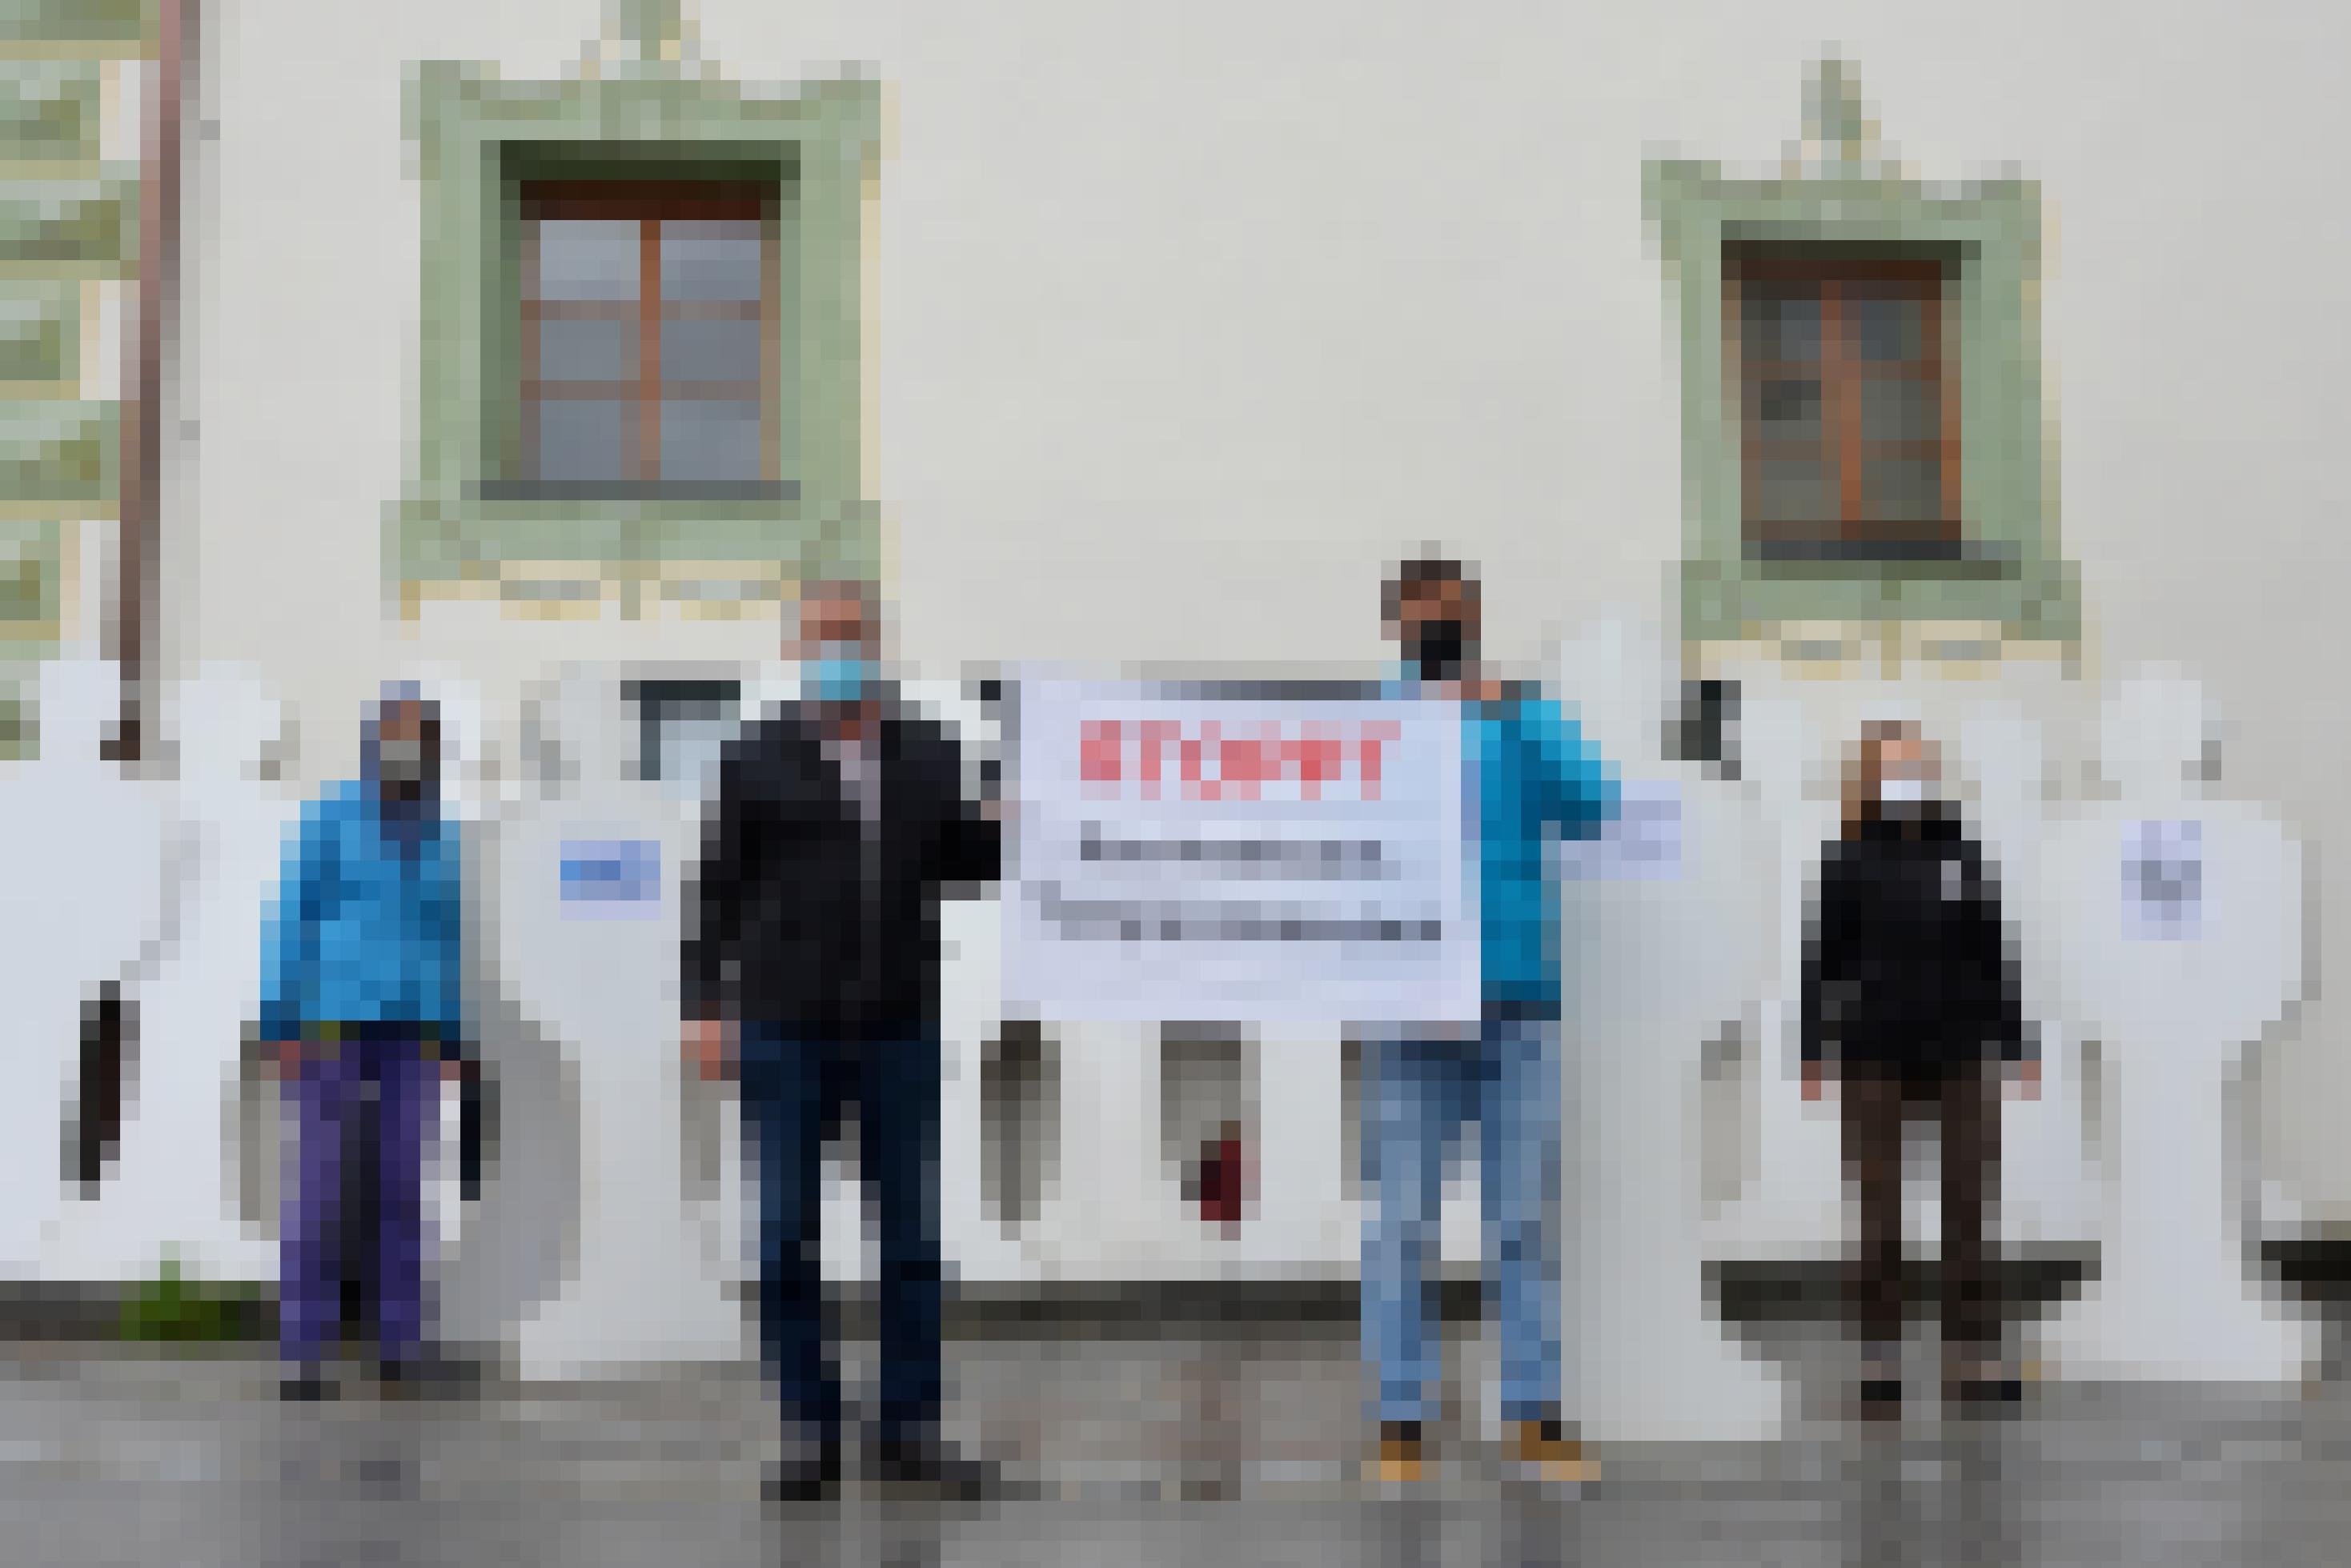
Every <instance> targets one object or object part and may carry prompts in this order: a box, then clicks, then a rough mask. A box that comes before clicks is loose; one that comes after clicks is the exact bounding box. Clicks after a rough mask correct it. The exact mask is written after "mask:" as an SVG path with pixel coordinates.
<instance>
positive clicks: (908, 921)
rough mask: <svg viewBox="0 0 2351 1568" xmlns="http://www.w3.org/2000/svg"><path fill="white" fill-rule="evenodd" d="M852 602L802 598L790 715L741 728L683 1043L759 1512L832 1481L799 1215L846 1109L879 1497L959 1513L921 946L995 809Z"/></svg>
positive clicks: (689, 976) (690, 927)
mask: <svg viewBox="0 0 2351 1568" xmlns="http://www.w3.org/2000/svg"><path fill="white" fill-rule="evenodd" d="M878 620H879V617H878V606H877V603H876V601H875V599H874V597H873V595H872V591H871V590H870V588H869V587H868V586H867V585H864V584H862V583H851V584H820V585H815V586H811V587H810V588H809V589H808V590H807V591H804V593H803V595H802V598H801V605H800V615H799V638H798V640H797V641H796V643H792V644H791V645H790V646H789V651H790V652H792V653H796V654H797V656H798V657H799V659H800V660H801V661H802V665H803V669H804V671H805V673H806V678H805V681H804V685H803V690H802V696H801V699H800V700H799V701H798V702H796V703H793V704H789V705H787V706H784V707H782V708H781V709H779V710H778V711H776V712H775V713H773V714H772V715H770V716H767V717H765V718H764V719H762V720H760V721H758V722H756V723H754V724H752V725H750V726H749V727H747V728H746V730H745V731H744V733H743V734H742V735H741V736H740V737H738V738H737V740H736V741H735V743H734V744H733V745H732V746H731V747H729V748H728V750H727V753H726V757H725V758H724V759H723V760H722V762H721V763H720V766H719V771H718V784H717V799H716V801H715V803H714V804H713V806H712V808H711V810H710V814H709V817H708V820H707V821H706V823H705V830H704V841H703V849H702V860H701V864H700V867H699V869H698V873H697V875H696V877H695V887H694V892H693V893H692V894H690V895H689V896H688V898H687V900H686V905H685V908H686V930H685V939H684V951H683V977H682V995H683V1001H684V1016H685V1043H686V1048H687V1051H688V1052H689V1054H690V1056H691V1058H692V1061H693V1065H694V1066H695V1069H696V1070H698V1071H701V1072H702V1073H703V1074H704V1075H705V1076H706V1077H714V1078H715V1077H721V1076H726V1075H728V1074H733V1075H735V1076H736V1077H737V1081H738V1083H739V1086H740V1092H741V1095H742V1104H743V1112H744V1125H745V1131H746V1134H747V1140H746V1142H747V1147H746V1154H747V1157H748V1158H749V1160H750V1161H751V1163H752V1166H753V1168H754V1170H755V1173H756V1176H755V1179H756V1181H757V1184H758V1185H757V1192H758V1217H759V1218H758V1236H759V1241H758V1269H759V1320H760V1337H761V1351H762V1354H763V1358H764V1359H765V1361H766V1363H767V1364H768V1371H769V1374H770V1375H772V1376H773V1377H775V1378H776V1380H777V1383H778V1392H779V1394H780V1395H781V1397H782V1403H783V1406H784V1409H785V1413H786V1417H787V1421H788V1423H789V1427H790V1428H791V1430H790V1431H789V1434H788V1435H789V1437H791V1438H792V1439H793V1442H792V1444H791V1452H792V1456H793V1457H791V1458H788V1459H787V1460H786V1461H785V1463H784V1464H783V1466H782V1468H781V1469H780V1470H779V1471H778V1472H777V1473H776V1474H775V1475H774V1476H773V1477H772V1478H771V1480H770V1490H771V1492H773V1493H775V1494H776V1495H778V1496H779V1497H784V1498H789V1499H801V1500H806V1499H814V1498H820V1497H824V1496H828V1495H831V1493H832V1492H833V1491H834V1490H836V1489H837V1488H838V1486H839V1484H840V1479H841V1393H840V1388H839V1385H838V1382H837V1379H836V1376H835V1375H834V1372H833V1370H832V1368H831V1367H830V1366H829V1365H828V1355H827V1352H826V1348H825V1344H824V1330H823V1281H822V1277H821V1273H820V1264H819V1248H818V1219H817V1217H818V1200H819V1196H820V1156H821V1155H822V1150H823V1142H824V1135H825V1131H826V1128H827V1125H828V1124H829V1123H831V1121H832V1120H833V1119H834V1118H835V1117H836V1116H839V1115H841V1113H842V1111H843V1108H844V1107H845V1106H846V1105H848V1104H849V1103H852V1102H853V1103H855V1106H856V1111H857V1116H858V1121H857V1130H858V1151H859V1159H860V1163H861V1166H862V1169H861V1171H860V1176H861V1177H862V1182H863V1185H864V1187H865V1190H866V1195H867V1212H868V1214H870V1215H872V1217H873V1221H874V1224H875V1228H876V1229H877V1230H878V1232H879V1234H878V1238H877V1239H878V1242H879V1249H880V1253H881V1297H880V1311H881V1325H880V1326H881V1346H880V1349H881V1368H880V1371H881V1388H880V1410H879V1420H878V1422H877V1423H876V1431H875V1434H874V1436H875V1438H876V1442H875V1448H874V1454H873V1459H874V1463H875V1469H876V1472H877V1475H878V1476H879V1478H880V1479H884V1480H889V1481H895V1482H907V1483H914V1484H920V1485H924V1486H926V1487H941V1488H945V1489H946V1490H950V1491H954V1492H958V1493H967V1492H970V1491H974V1490H977V1489H978V1488H980V1487H981V1486H982V1484H983V1483H984V1481H985V1475H984V1472H983V1471H982V1470H981V1469H979V1467H977V1465H975V1464H973V1463H971V1462H970V1461H967V1460H965V1459H964V1458H961V1457H959V1456H957V1455H956V1454H955V1453H954V1452H952V1451H951V1450H950V1449H949V1448H947V1447H946V1445H945V1444H944V1443H943V1442H941V1440H940V1438H939V1436H938V1433H937V1429H936V1423H937V1417H938V1414H939V1409H940V1406H941V1404H942V1401H943V1397H944V1389H943V1376H942V1371H941V1365H940V1354H939V1309H940V1267H941V1265H940V1241H939V1224H938V1158H939V1155H938V1136H939V1069H940V1054H939V1053H940V1040H939V1003H938V998H939V931H938V906H939V900H940V899H941V898H942V897H944V896H952V895H954V894H956V893H957V892H958V891H973V890H976V889H977V887H978V886H980V885H981V884H984V883H988V882H991V881H993V880H995V879H996V877H997V874H998V869H999V863H1000V858H1001V850H1000V840H999V831H998V825H997V821H996V808H995V807H994V806H993V805H992V804H987V805H980V804H975V803H974V802H973V801H972V800H970V799H969V798H968V797H967V792H966V790H965V788H964V760H963V756H962V753H961V751H960V749H959V747H957V745H956V740H955V738H954V737H953V736H952V735H951V734H950V733H949V732H948V731H947V730H946V728H945V727H943V726H941V725H940V724H939V723H937V722H936V721H935V720H932V719H929V718H925V717H923V716H920V715H918V714H916V713H914V712H910V711H908V710H907V709H906V708H904V706H901V705H900V704H899V703H898V701H897V699H896V697H895V695H894V694H893V690H892V689H891V687H890V686H889V685H887V684H886V683H885V681H884V680H883V675H882V674H881V670H880V667H879V663H878V658H877V653H878V649H879V644H880V627H879V624H878Z"/></svg>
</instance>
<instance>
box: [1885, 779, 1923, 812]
mask: <svg viewBox="0 0 2351 1568" xmlns="http://www.w3.org/2000/svg"><path fill="white" fill-rule="evenodd" d="M1877 798H1878V799H1879V800H1883V801H1884V802H1886V804H1887V805H1889V806H1923V805H1925V804H1926V803H1927V802H1928V800H1930V799H1932V798H1933V797H1932V791H1930V790H1929V789H1928V787H1927V781H1926V780H1925V779H1879V780H1878V781H1877Z"/></svg>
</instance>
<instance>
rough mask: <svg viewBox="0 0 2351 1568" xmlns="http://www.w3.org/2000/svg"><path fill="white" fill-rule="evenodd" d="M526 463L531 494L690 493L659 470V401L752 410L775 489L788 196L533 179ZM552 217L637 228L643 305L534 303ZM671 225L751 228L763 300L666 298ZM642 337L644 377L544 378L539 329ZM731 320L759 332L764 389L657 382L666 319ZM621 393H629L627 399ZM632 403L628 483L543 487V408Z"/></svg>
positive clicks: (528, 221)
mask: <svg viewBox="0 0 2351 1568" xmlns="http://www.w3.org/2000/svg"><path fill="white" fill-rule="evenodd" d="M520 194H521V213H522V220H523V221H522V235H521V237H522V272H521V287H520V290H519V298H518V301H517V303H518V306H519V308H520V311H521V323H520V326H521V334H520V335H521V345H520V347H521V350H522V352H521V364H520V372H521V382H522V386H521V398H520V410H519V413H520V418H521V465H522V469H523V473H524V475H525V476H527V477H526V479H525V483H526V484H527V485H528V486H532V487H538V488H544V487H549V486H553V487H559V488H563V489H578V488H585V489H590V490H602V489H608V488H609V489H615V490H620V491H635V492H647V493H660V492H663V491H665V490H668V491H684V490H691V489H693V488H695V487H696V486H701V485H704V484H705V483H707V482H706V481H703V480H698V479H692V478H687V479H673V478H670V477H667V476H664V475H663V474H662V472H661V411H662V403H663V401H664V398H666V397H671V396H676V397H678V398H680V399H682V400H684V401H712V402H756V403H757V405H758V410H759V478H758V481H756V483H758V484H760V485H768V486H771V485H774V484H775V483H777V479H778V476H777V472H776V470H777V448H778V442H777V437H776V430H775V426H776V422H777V419H778V407H779V403H780V399H779V397H778V390H779V388H778V383H779V381H780V376H779V373H778V370H779V361H780V345H779V343H778V337H777V330H776V329H777V325H778V303H779V302H778V300H777V298H776V277H777V271H778V256H777V232H776V231H777V225H776V218H777V214H778V205H779V204H780V201H781V199H782V193H781V192H780V191H779V190H778V188H777V187H775V186H773V185H771V184H768V183H764V182H755V181H719V180H664V181H653V180H592V179H591V180H534V181H529V182H527V183H525V184H524V185H523V187H522V190H521V193H520ZM549 219H555V220H559V221H560V220H567V219H587V220H602V221H608V222H609V221H619V222H628V223H633V224H635V225H637V235H638V251H637V298H636V299H635V301H634V302H633V304H632V303H630V302H628V301H623V300H546V299H541V298H538V282H537V280H538V225H539V224H540V223H541V222H542V221H545V220H549ZM672 222H738V223H739V222H748V223H757V224H758V225H759V297H758V299H756V300H748V301H737V300H680V301H666V300H664V298H662V274H661V225H663V224H664V223H672ZM630 319H634V321H635V324H636V328H637V373H636V375H635V377H634V378H632V380H630V381H628V382H607V381H561V382H546V381H541V380H540V379H539V376H538V364H539V324H540V323H541V322H542V321H548V320H621V321H626V320H630ZM664 319H671V320H726V321H743V322H747V323H751V324H753V326H754V327H755V328H756V329H757V330H758V333H759V376H758V381H757V382H677V383H675V384H674V385H672V384H670V383H666V382H664V380H663V378H662V356H661V347H662V322H663V321H664ZM623 389H626V390H623ZM623 397H625V398H626V399H628V400H629V401H631V402H633V403H634V404H635V405H636V410H637V433H636V434H637V441H636V452H635V458H634V461H633V463H632V465H631V467H632V472H631V476H630V477H629V478H628V479H626V480H623V481H621V482H619V483H618V484H617V485H611V486H607V485H582V484H581V483H580V482H579V481H572V480H541V479H540V478H539V476H538V475H539V450H538V437H539V409H540V405H541V404H542V403H543V402H560V401H564V400H568V399H601V400H614V399H619V398H623Z"/></svg>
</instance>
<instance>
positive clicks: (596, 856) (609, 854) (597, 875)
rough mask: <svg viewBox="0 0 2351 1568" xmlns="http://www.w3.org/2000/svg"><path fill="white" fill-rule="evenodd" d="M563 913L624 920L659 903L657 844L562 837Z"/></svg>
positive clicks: (658, 856) (657, 842) (658, 857)
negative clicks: (563, 839)
mask: <svg viewBox="0 0 2351 1568" xmlns="http://www.w3.org/2000/svg"><path fill="white" fill-rule="evenodd" d="M560 874H561V879H562V894H563V904H564V913H565V914H566V915H576V916H580V917H584V918H595V917H598V916H605V917H611V918H621V919H626V918H629V917H632V916H639V917H641V916H644V915H651V914H652V913H653V911H654V910H656V909H658V908H659V907H660V905H661V844H660V842H659V841H657V840H653V839H566V840H565V841H563V853H562V871H561V873H560Z"/></svg>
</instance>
